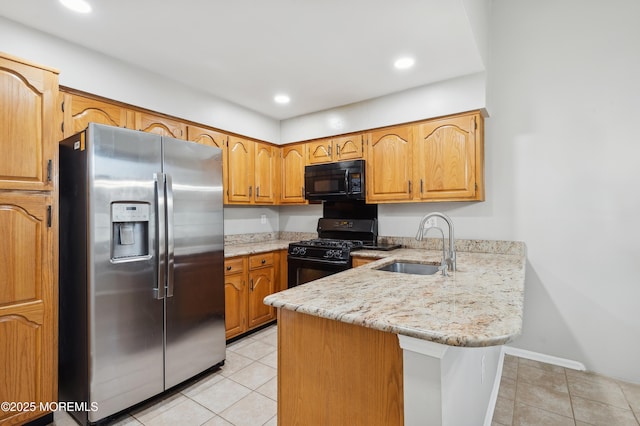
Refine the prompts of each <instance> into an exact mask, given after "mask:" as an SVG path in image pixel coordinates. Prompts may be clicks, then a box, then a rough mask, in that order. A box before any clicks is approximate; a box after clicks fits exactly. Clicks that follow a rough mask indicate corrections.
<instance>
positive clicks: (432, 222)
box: [427, 217, 438, 228]
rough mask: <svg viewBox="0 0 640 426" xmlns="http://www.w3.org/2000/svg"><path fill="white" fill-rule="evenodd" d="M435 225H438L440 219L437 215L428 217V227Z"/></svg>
mask: <svg viewBox="0 0 640 426" xmlns="http://www.w3.org/2000/svg"><path fill="white" fill-rule="evenodd" d="M434 226H438V220H437V219H436V218H435V217H430V218H429V219H427V227H428V228H432V227H434Z"/></svg>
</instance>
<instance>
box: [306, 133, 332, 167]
mask: <svg viewBox="0 0 640 426" xmlns="http://www.w3.org/2000/svg"><path fill="white" fill-rule="evenodd" d="M307 152H308V153H309V161H308V163H309V164H318V163H329V162H331V161H332V160H333V156H332V154H333V153H332V146H331V139H322V140H318V141H313V142H309V143H307Z"/></svg>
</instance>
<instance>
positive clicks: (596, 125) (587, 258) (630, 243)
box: [487, 0, 640, 382]
mask: <svg viewBox="0 0 640 426" xmlns="http://www.w3.org/2000/svg"><path fill="white" fill-rule="evenodd" d="M639 18H640V3H638V2H637V1H636V0H614V1H609V2H596V1H587V2H585V1H583V0H563V1H560V2H558V1H556V0H544V1H538V2H530V1H524V0H518V1H513V0H495V1H494V2H493V12H492V21H491V23H492V25H491V28H492V34H491V38H490V46H491V49H492V55H491V60H490V63H489V70H488V74H489V79H488V83H489V90H488V99H489V100H490V103H491V111H492V118H491V119H490V120H488V124H487V143H488V145H492V146H495V148H494V149H493V152H492V153H491V154H490V157H489V159H490V162H491V164H488V169H489V170H493V171H494V172H493V173H494V174H495V176H494V179H495V180H494V182H492V185H491V188H489V191H487V193H488V195H487V196H488V198H490V199H497V200H501V201H498V203H499V205H500V206H501V207H505V211H507V212H508V214H509V216H511V217H512V218H513V219H512V220H510V221H508V222H507V223H506V225H505V226H507V227H509V228H511V229H509V231H508V232H507V233H511V234H512V235H513V237H514V238H515V239H519V240H523V241H525V242H526V243H527V246H528V259H529V264H528V269H527V282H526V283H527V292H526V302H525V318H524V333H523V335H522V337H521V338H520V339H519V340H518V341H517V342H516V346H519V347H522V348H525V349H529V350H533V351H538V352H545V353H548V354H552V355H556V356H560V357H566V358H571V359H575V360H579V361H582V362H584V363H585V364H586V365H587V367H588V368H590V369H593V370H596V371H598V372H601V373H605V374H608V375H612V376H616V377H620V378H624V379H627V380H631V381H635V382H640V368H639V367H638V360H640V314H639V312H640V309H639V308H640V263H639V260H640V244H639V240H638V237H639V236H640V223H639V221H638V219H637V218H638V212H639V211H640V189H638V188H639V184H640V174H639V173H638V158H640V143H638V136H637V135H638V132H637V128H638V124H637V123H638V116H640V107H639V105H640V104H639V103H638V101H639V100H640V80H639V78H638V76H640V55H639V54H638V47H639V46H638V41H639V40H640V26H638V25H637V22H638V19H639ZM509 204H510V205H509ZM497 218H498V217H497V216H496V219H497Z"/></svg>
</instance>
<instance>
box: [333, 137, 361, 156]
mask: <svg viewBox="0 0 640 426" xmlns="http://www.w3.org/2000/svg"><path fill="white" fill-rule="evenodd" d="M363 139H364V137H363V135H362V134H357V135H350V136H342V137H339V138H334V139H332V140H331V142H332V148H333V158H334V161H343V160H356V159H359V158H362V156H363V151H364V149H363V148H364V143H363Z"/></svg>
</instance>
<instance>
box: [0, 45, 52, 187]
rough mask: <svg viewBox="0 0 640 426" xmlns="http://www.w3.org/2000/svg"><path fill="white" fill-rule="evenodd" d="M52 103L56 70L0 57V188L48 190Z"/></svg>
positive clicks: (50, 171) (50, 163)
mask: <svg viewBox="0 0 640 426" xmlns="http://www.w3.org/2000/svg"><path fill="white" fill-rule="evenodd" d="M57 100H58V75H57V73H56V72H54V71H52V70H48V69H45V68H41V67H38V66H36V65H32V64H29V63H26V62H23V61H20V60H18V59H14V58H8V57H4V56H0V188H3V189H27V190H52V189H53V183H52V181H51V180H52V167H53V163H54V160H55V158H56V153H57V151H58V145H57V143H58V140H59V139H61V137H62V134H61V132H60V131H59V129H60V118H61V116H60V114H58V113H57V109H56V102H57Z"/></svg>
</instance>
